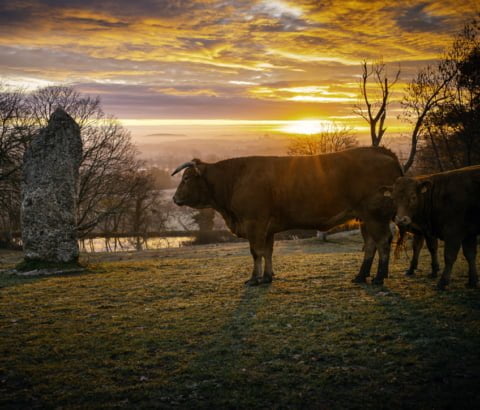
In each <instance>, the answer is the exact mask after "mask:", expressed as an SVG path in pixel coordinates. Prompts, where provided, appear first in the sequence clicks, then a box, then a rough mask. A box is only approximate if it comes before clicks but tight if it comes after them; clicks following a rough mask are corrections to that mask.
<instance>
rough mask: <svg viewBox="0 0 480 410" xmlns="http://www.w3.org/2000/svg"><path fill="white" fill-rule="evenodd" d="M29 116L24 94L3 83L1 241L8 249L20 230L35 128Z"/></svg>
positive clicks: (0, 104)
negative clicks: (24, 174)
mask: <svg viewBox="0 0 480 410" xmlns="http://www.w3.org/2000/svg"><path fill="white" fill-rule="evenodd" d="M27 116H28V112H27V106H26V104H25V95H24V93H23V91H22V90H21V89H15V88H12V87H9V86H7V85H6V84H5V83H3V82H0V231H1V235H0V236H1V238H0V241H1V242H2V245H4V246H7V247H10V246H12V244H13V234H14V233H15V232H18V231H19V230H20V183H21V172H20V169H21V166H22V158H23V152H24V150H25V147H26V144H27V143H28V138H29V136H30V129H31V127H32V126H31V123H30V122H28V121H27V120H26V118H27Z"/></svg>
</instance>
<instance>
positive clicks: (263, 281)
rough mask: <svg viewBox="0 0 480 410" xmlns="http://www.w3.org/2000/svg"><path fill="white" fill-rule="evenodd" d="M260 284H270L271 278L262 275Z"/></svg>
mask: <svg viewBox="0 0 480 410" xmlns="http://www.w3.org/2000/svg"><path fill="white" fill-rule="evenodd" d="M260 283H272V277H271V276H266V275H263V278H262V279H261V280H260Z"/></svg>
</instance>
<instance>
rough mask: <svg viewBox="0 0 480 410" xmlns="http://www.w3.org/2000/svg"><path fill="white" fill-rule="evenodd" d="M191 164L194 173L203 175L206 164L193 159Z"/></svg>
mask: <svg viewBox="0 0 480 410" xmlns="http://www.w3.org/2000/svg"><path fill="white" fill-rule="evenodd" d="M192 163H193V168H194V169H195V172H196V173H197V174H198V175H200V176H202V175H203V174H204V173H205V168H206V167H207V164H205V163H204V162H202V161H201V160H199V159H197V158H195V159H193V160H192Z"/></svg>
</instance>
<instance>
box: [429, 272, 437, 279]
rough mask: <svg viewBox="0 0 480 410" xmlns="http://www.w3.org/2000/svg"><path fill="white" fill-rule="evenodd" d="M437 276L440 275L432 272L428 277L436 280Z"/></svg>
mask: <svg viewBox="0 0 480 410" xmlns="http://www.w3.org/2000/svg"><path fill="white" fill-rule="evenodd" d="M437 276H438V273H437V272H432V273H431V274H430V275H428V277H429V278H430V279H436V278H437Z"/></svg>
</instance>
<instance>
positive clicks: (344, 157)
mask: <svg viewBox="0 0 480 410" xmlns="http://www.w3.org/2000/svg"><path fill="white" fill-rule="evenodd" d="M182 169H186V171H185V172H184V174H183V177H182V181H181V182H180V185H179V186H178V188H177V191H176V192H175V195H174V197H173V200H174V202H175V203H176V204H177V205H187V206H190V207H192V208H213V209H215V210H216V211H218V212H219V213H220V214H221V215H222V216H223V218H224V219H225V222H226V223H227V225H228V227H229V228H230V229H231V231H232V232H233V233H234V234H236V235H237V236H239V237H242V238H246V239H248V241H249V242H250V251H251V254H252V257H253V272H252V276H251V278H250V279H249V280H248V281H247V282H246V283H247V284H250V285H256V284H259V283H268V282H271V281H272V276H273V269H272V252H273V241H274V234H275V233H277V232H281V231H285V230H288V229H294V228H297V229H318V230H327V229H330V228H332V227H333V226H335V225H338V224H341V223H344V222H346V221H347V220H349V219H352V218H359V219H361V220H362V221H363V233H364V239H365V256H364V260H363V264H362V266H361V268H360V272H359V274H358V275H357V276H356V277H355V279H354V281H356V282H365V279H366V277H367V276H368V275H369V273H370V268H371V265H372V262H373V258H374V256H375V252H376V250H377V249H378V252H379V256H380V258H379V265H378V272H377V276H376V277H375V278H374V279H373V281H372V282H373V283H377V284H381V283H383V279H384V278H385V277H386V276H387V275H388V262H389V254H390V243H391V231H390V229H389V221H390V220H391V218H392V217H393V215H394V209H393V203H392V201H391V200H390V199H388V198H385V197H384V196H383V195H382V194H381V193H380V191H379V188H380V187H381V186H382V185H384V184H392V183H393V182H394V181H395V180H396V179H397V178H398V177H399V176H401V175H402V170H401V167H400V164H399V163H398V160H397V158H396V156H395V155H394V154H393V153H392V152H390V151H389V150H387V149H385V148H380V147H362V148H353V149H350V150H346V151H342V152H337V153H332V154H324V155H316V156H296V157H295V156H294V157H245V158H233V159H227V160H224V161H219V162H217V163H214V164H206V163H204V162H202V161H200V160H197V159H195V160H192V161H190V162H187V163H185V164H182V165H180V166H179V167H178V168H177V169H176V170H175V171H174V173H173V174H172V175H175V174H176V173H177V172H180V171H181V170H182ZM262 259H265V268H264V272H263V276H262Z"/></svg>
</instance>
